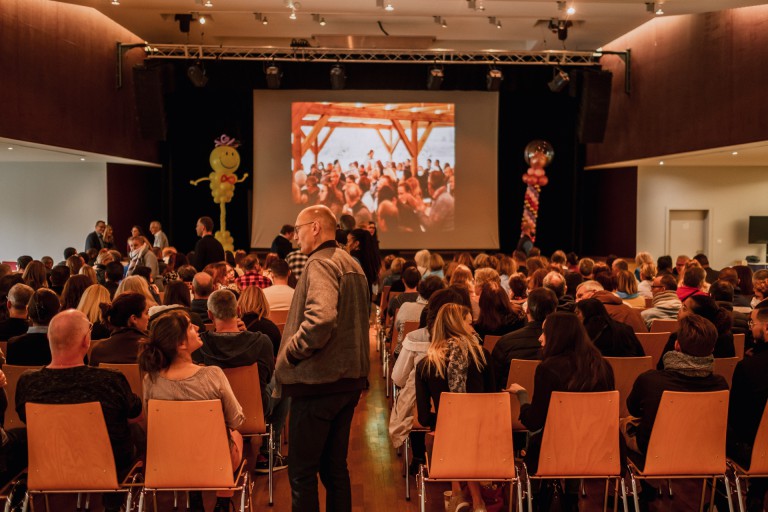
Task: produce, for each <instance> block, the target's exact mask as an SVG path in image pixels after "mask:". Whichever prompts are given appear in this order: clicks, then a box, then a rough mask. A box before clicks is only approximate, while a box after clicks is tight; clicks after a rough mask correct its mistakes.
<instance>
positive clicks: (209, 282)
mask: <svg viewBox="0 0 768 512" xmlns="http://www.w3.org/2000/svg"><path fill="white" fill-rule="evenodd" d="M212 293H213V277H212V276H211V274H208V273H207V272H198V273H197V274H195V277H193V278H192V306H191V307H190V308H189V310H190V311H192V312H193V313H197V314H198V315H200V316H202V317H204V318H205V317H207V316H208V297H209V296H210V295H211V294H212Z"/></svg>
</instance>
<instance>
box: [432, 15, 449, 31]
mask: <svg viewBox="0 0 768 512" xmlns="http://www.w3.org/2000/svg"><path fill="white" fill-rule="evenodd" d="M432 19H434V20H435V23H437V24H438V25H440V26H441V27H443V28H448V23H447V22H446V21H445V18H443V17H442V16H432Z"/></svg>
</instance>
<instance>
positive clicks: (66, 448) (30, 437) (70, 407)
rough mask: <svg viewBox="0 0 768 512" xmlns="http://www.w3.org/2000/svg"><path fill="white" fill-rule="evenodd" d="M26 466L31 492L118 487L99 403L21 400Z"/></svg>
mask: <svg viewBox="0 0 768 512" xmlns="http://www.w3.org/2000/svg"><path fill="white" fill-rule="evenodd" d="M26 411H27V443H28V453H29V471H28V475H29V477H28V482H27V486H28V488H29V489H31V490H35V491H68V490H111V489H118V488H119V485H118V482H117V471H116V470H115V459H114V457H113V456H112V445H111V443H110V441H109V434H108V433H107V425H106V423H105V422H104V414H103V413H102V410H101V405H100V404H99V403H98V402H88V403H84V404H67V405H60V404H58V405H47V404H33V403H28V404H26Z"/></svg>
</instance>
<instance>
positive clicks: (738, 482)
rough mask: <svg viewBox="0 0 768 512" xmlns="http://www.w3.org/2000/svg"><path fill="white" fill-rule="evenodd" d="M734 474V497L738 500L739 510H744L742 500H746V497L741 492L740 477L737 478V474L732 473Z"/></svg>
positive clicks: (742, 511) (741, 511) (740, 511)
mask: <svg viewBox="0 0 768 512" xmlns="http://www.w3.org/2000/svg"><path fill="white" fill-rule="evenodd" d="M734 476H735V479H736V499H737V500H738V502H739V512H744V509H745V507H746V505H745V504H744V502H745V501H746V498H745V497H744V496H742V494H741V478H739V475H734Z"/></svg>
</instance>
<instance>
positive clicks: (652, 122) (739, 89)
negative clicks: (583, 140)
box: [587, 5, 768, 165]
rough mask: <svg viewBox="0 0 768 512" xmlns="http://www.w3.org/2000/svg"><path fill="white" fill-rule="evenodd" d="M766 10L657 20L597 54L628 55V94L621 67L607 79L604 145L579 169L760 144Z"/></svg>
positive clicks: (608, 60) (766, 133)
mask: <svg viewBox="0 0 768 512" xmlns="http://www.w3.org/2000/svg"><path fill="white" fill-rule="evenodd" d="M766 27H768V5H760V6H755V7H745V8H741V9H732V10H726V11H720V12H713V13H706V14H698V15H686V16H668V17H657V18H655V19H653V20H651V21H649V22H648V23H646V24H645V25H642V26H641V27H639V28H637V29H635V30H634V31H632V32H629V33H628V34H626V35H624V36H622V37H621V38H619V39H617V40H616V41H614V42H612V43H611V44H609V45H606V46H605V47H604V49H606V50H614V51H623V50H625V49H627V48H630V49H631V50H632V68H631V70H632V79H631V85H632V92H631V94H630V95H627V94H625V93H624V63H623V62H622V61H621V60H620V59H619V58H618V57H615V56H607V57H604V58H603V64H604V66H605V68H606V69H609V70H611V71H612V72H613V73H614V81H613V91H612V95H611V108H610V114H609V118H608V126H607V129H606V134H605V141H604V142H603V143H602V144H591V145H589V146H588V149H587V164H588V165H598V164H605V163H611V162H621V161H626V160H631V159H636V158H645V157H653V156H658V155H665V154H673V153H679V152H685V151H695V150H701V149H707V148H712V147H719V146H726V145H731V144H743V143H749V142H756V141H761V140H766V139H768V123H766V122H765V119H766V118H768V100H766V95H765V84H766V83H768V66H765V62H766V60H767V59H768V30H766Z"/></svg>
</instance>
